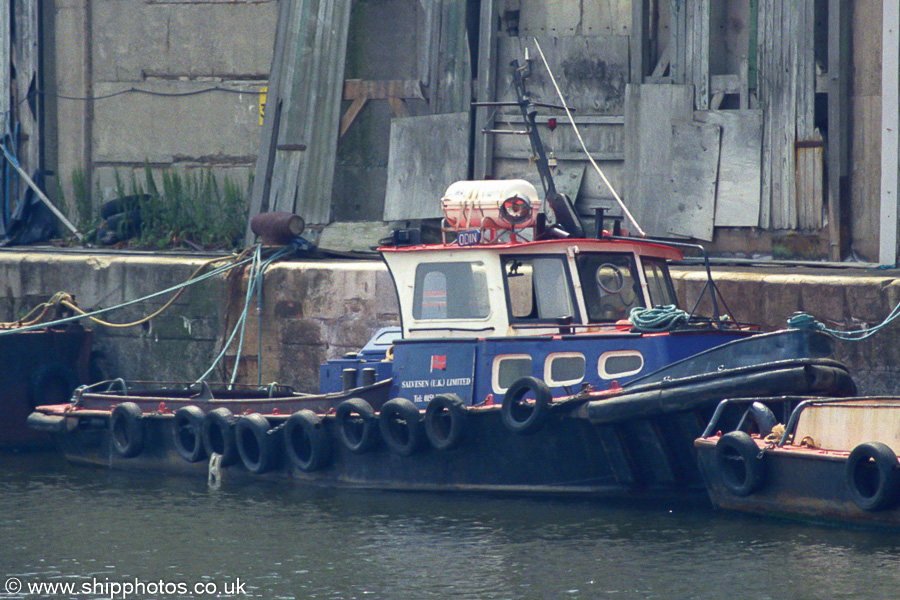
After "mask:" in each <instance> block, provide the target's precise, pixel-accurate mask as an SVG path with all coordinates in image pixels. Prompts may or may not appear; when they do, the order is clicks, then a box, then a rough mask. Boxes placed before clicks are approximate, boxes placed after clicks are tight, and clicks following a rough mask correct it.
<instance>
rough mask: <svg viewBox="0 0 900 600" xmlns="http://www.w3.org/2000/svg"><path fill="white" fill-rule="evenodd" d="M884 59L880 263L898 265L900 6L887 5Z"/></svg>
mask: <svg viewBox="0 0 900 600" xmlns="http://www.w3.org/2000/svg"><path fill="white" fill-rule="evenodd" d="M883 11H884V12H883V13H882V15H883V19H882V29H881V35H882V43H881V47H882V55H881V209H880V211H879V214H880V217H881V218H880V222H881V227H880V231H879V236H878V261H879V262H880V263H881V264H883V265H893V264H895V263H896V262H897V202H898V187H900V181H898V163H900V136H898V130H897V128H898V127H900V115H898V112H897V107H898V106H900V5H898V3H896V2H885V3H884V7H883Z"/></svg>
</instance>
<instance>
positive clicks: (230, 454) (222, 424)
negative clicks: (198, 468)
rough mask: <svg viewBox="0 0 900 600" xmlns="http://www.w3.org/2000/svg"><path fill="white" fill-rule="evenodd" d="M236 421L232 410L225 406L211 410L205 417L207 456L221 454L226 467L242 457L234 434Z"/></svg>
mask: <svg viewBox="0 0 900 600" xmlns="http://www.w3.org/2000/svg"><path fill="white" fill-rule="evenodd" d="M235 421H236V419H235V417H234V415H233V414H231V411H230V410H228V409H227V408H224V407H221V408H216V409H214V410H211V411H209V412H208V413H206V416H204V417H203V424H202V427H201V430H202V433H203V449H204V450H205V451H206V455H207V456H212V455H213V453H216V454H220V455H221V456H222V459H221V461H222V463H221V464H222V466H224V467H227V466H230V465H233V464H234V463H235V462H237V460H238V458H240V457H239V455H238V449H237V443H236V441H235V436H234V423H235Z"/></svg>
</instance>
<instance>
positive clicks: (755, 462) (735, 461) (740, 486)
mask: <svg viewBox="0 0 900 600" xmlns="http://www.w3.org/2000/svg"><path fill="white" fill-rule="evenodd" d="M715 470H716V472H717V473H718V475H719V479H720V480H721V481H722V485H724V486H725V488H726V489H727V490H728V491H729V492H731V493H732V494H734V495H735V496H749V495H750V494H752V493H753V492H755V491H756V490H758V489H760V488H761V487H762V485H763V483H764V482H765V475H766V472H765V463H764V462H763V461H762V459H761V458H760V456H759V446H757V445H756V442H754V441H753V438H751V437H750V435H749V434H748V433H745V432H743V431H732V432H730V433H726V434H725V435H723V436H722V437H721V438H719V441H718V442H716V462H715Z"/></svg>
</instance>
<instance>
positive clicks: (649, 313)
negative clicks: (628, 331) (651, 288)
mask: <svg viewBox="0 0 900 600" xmlns="http://www.w3.org/2000/svg"><path fill="white" fill-rule="evenodd" d="M628 319H629V320H630V321H631V324H632V325H634V328H635V329H637V330H638V331H644V332H647V333H659V332H662V331H672V330H673V329H676V328H678V327H680V326H682V325H685V324H686V323H687V322H688V314H687V312H685V311H683V310H681V309H680V308H678V307H677V306H675V305H674V304H667V305H666V306H657V307H654V308H645V307H643V306H635V307H634V308H632V309H631V312H630V313H629V315H628Z"/></svg>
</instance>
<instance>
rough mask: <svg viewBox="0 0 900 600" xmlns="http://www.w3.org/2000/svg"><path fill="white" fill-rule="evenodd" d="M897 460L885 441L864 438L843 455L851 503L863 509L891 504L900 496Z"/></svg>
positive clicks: (898, 463)
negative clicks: (862, 441) (845, 460)
mask: <svg viewBox="0 0 900 600" xmlns="http://www.w3.org/2000/svg"><path fill="white" fill-rule="evenodd" d="M898 468H900V462H898V460H897V455H896V454H895V453H894V451H893V450H891V448H890V447H889V446H887V445H886V444H882V443H881V442H865V443H862V444H860V445H858V446H857V447H856V448H854V449H853V451H852V452H850V456H849V457H847V464H846V466H845V468H844V475H845V478H846V481H847V490H848V492H849V493H850V499H851V500H853V503H854V504H856V505H857V506H858V507H860V508H861V509H863V510H865V511H877V510H884V509H886V508H891V507H892V506H894V505H896V504H897V501H898V499H900V471H898Z"/></svg>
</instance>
